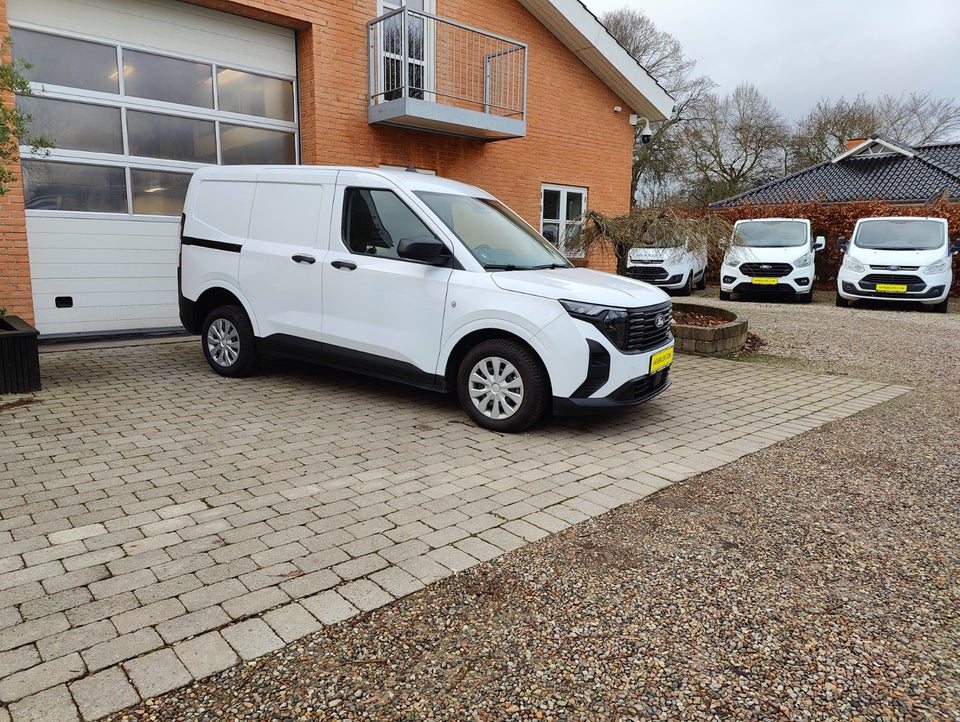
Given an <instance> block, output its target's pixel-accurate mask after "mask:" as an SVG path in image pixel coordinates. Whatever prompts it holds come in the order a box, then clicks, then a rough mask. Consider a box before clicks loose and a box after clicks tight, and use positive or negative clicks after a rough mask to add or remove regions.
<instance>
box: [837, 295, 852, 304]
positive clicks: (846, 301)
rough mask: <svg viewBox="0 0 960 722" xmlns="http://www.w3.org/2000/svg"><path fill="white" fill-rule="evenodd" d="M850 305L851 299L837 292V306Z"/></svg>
mask: <svg viewBox="0 0 960 722" xmlns="http://www.w3.org/2000/svg"><path fill="white" fill-rule="evenodd" d="M849 305H850V301H848V300H847V299H845V298H844V297H843V296H841V295H840V294H839V293H838V294H837V306H839V307H840V308H846V307H847V306H849Z"/></svg>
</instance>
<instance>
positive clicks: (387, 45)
mask: <svg viewBox="0 0 960 722" xmlns="http://www.w3.org/2000/svg"><path fill="white" fill-rule="evenodd" d="M402 7H406V8H408V9H409V10H412V11H414V12H416V13H432V12H433V11H434V7H433V0H380V3H379V11H380V12H379V14H380V15H383V14H385V13H389V12H392V11H394V10H399V9H400V8H402ZM407 18H408V23H407V28H406V31H407V47H406V51H407V52H406V54H404V48H403V21H402V18H401V17H400V16H394V17H393V18H391V19H390V20H387V21H386V22H385V24H384V26H383V31H382V32H383V35H382V40H381V43H382V48H381V51H382V57H383V70H382V73H383V75H382V78H381V82H382V86H383V87H382V88H380V90H381V92H383V94H384V95H383V98H384V100H396V99H397V98H400V97H402V95H403V86H404V83H406V85H407V93H408V96H409V97H411V98H417V99H419V100H423V99H424V98H426V99H427V100H430V98H427V97H426V92H427V91H429V90H431V89H432V88H431V87H430V86H432V84H433V83H432V79H431V77H430V76H431V72H430V69H429V68H430V64H429V60H430V57H431V56H432V54H433V44H434V41H433V25H434V22H433V21H432V20H430V19H428V18H426V17H424V16H422V15H419V14H417V15H408V16H407ZM404 55H406V68H405V69H404Z"/></svg>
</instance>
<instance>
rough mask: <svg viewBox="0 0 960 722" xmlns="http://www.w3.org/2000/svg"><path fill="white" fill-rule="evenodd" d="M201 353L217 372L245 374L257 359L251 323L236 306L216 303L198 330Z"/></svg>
mask: <svg viewBox="0 0 960 722" xmlns="http://www.w3.org/2000/svg"><path fill="white" fill-rule="evenodd" d="M201 338H202V340H203V355H204V356H205V357H206V359H207V363H208V364H210V368H212V369H213V370H214V371H216V372H217V373H218V374H220V375H221V376H232V377H237V376H249V375H250V374H252V373H253V372H254V371H256V369H257V366H258V365H259V363H260V352H259V351H258V350H257V341H256V338H255V337H254V335H253V326H252V324H251V323H250V319H249V318H248V317H247V314H246V312H245V311H244V310H243V308H241V307H240V306H218V307H217V308H215V309H213V310H212V311H211V312H210V313H209V314H207V318H206V320H204V322H203V329H202V331H201Z"/></svg>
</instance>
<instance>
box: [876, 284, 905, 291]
mask: <svg viewBox="0 0 960 722" xmlns="http://www.w3.org/2000/svg"><path fill="white" fill-rule="evenodd" d="M877 290H878V291H881V292H885V293H906V292H907V286H906V284H905V283H878V284H877Z"/></svg>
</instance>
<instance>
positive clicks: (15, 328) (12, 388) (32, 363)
mask: <svg viewBox="0 0 960 722" xmlns="http://www.w3.org/2000/svg"><path fill="white" fill-rule="evenodd" d="M39 335H40V332H39V331H37V329H35V328H34V327H33V326H31V325H30V324H29V323H27V322H26V321H24V320H23V319H22V318H20V317H19V316H0V394H22V393H26V392H28V391H39V390H40V353H39V350H38V349H37V336H39Z"/></svg>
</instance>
